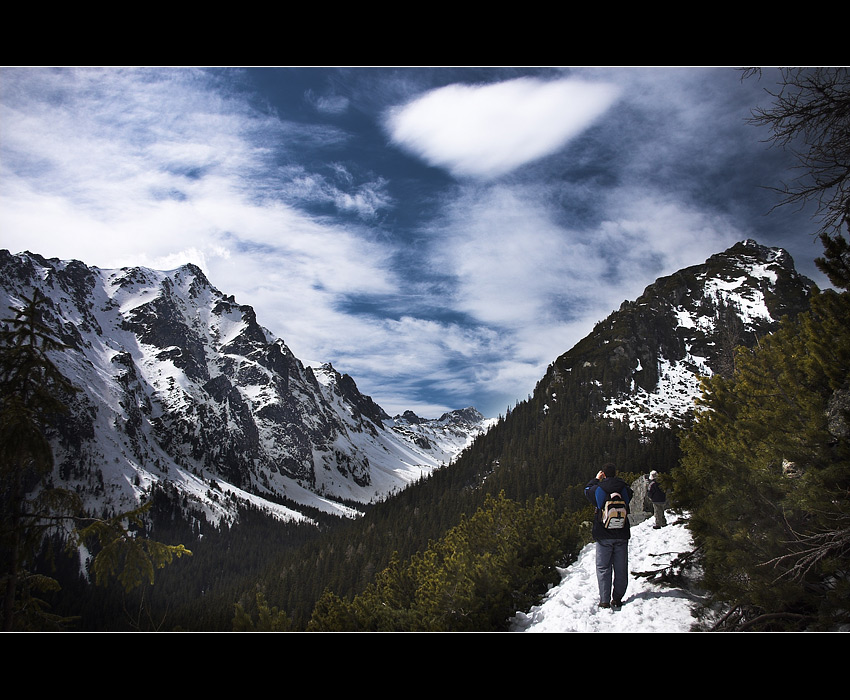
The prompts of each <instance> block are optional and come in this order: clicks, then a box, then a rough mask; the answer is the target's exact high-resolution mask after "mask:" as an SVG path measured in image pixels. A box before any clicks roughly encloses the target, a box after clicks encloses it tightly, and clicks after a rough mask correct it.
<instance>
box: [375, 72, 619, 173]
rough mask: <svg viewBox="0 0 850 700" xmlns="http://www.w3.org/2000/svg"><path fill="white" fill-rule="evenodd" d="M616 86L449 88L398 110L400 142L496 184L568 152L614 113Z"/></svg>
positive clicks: (390, 122)
mask: <svg viewBox="0 0 850 700" xmlns="http://www.w3.org/2000/svg"><path fill="white" fill-rule="evenodd" d="M618 92H619V91H618V89H617V88H616V87H614V86H613V85H611V84H605V83H589V82H584V81H578V80H557V81H542V80H537V79H533V78H517V79H515V80H508V81H504V82H499V83H493V84H490V85H460V84H455V85H447V86H445V87H442V88H438V89H435V90H432V91H430V92H428V93H426V94H424V95H422V96H421V97H419V98H417V99H414V100H413V101H411V102H409V103H407V104H405V105H403V106H401V107H397V108H394V109H392V110H391V111H390V112H389V113H388V115H387V118H386V127H387V129H388V131H389V133H390V136H391V138H392V139H393V141H394V142H395V143H396V144H398V145H399V146H401V147H403V148H405V149H406V150H408V151H410V152H411V153H413V154H415V155H417V156H418V157H420V158H422V159H423V160H425V161H426V162H427V163H429V164H431V165H435V166H439V167H442V168H445V169H447V170H449V171H450V172H451V173H453V174H454V175H456V176H460V177H473V178H483V179H490V178H494V177H498V176H500V175H504V174H505V173H508V172H510V171H512V170H514V169H516V168H517V167H519V166H521V165H524V164H525V163H528V162H530V161H534V160H537V159H539V158H542V157H544V156H547V155H549V154H551V153H554V152H555V151H557V150H558V149H560V148H562V147H563V146H564V144H565V143H567V141H569V140H570V139H571V138H573V137H574V136H576V135H577V134H579V133H581V132H582V131H583V130H584V129H586V128H587V127H588V126H589V125H590V124H591V123H592V122H593V121H594V120H595V119H597V118H598V117H599V116H600V115H601V114H603V113H604V112H605V111H606V110H608V109H609V108H610V107H611V105H612V104H613V103H614V101H615V100H616V98H617V95H618Z"/></svg>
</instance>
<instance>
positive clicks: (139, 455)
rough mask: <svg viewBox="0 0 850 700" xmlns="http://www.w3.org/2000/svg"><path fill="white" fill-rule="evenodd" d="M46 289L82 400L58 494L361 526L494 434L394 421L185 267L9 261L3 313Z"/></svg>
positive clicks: (125, 504)
mask: <svg viewBox="0 0 850 700" xmlns="http://www.w3.org/2000/svg"><path fill="white" fill-rule="evenodd" d="M35 291H38V292H40V293H41V295H42V296H43V297H44V302H43V305H42V311H43V320H44V322H45V323H46V324H47V325H48V326H49V327H50V328H51V329H52V330H53V331H54V333H55V334H56V336H57V337H58V338H59V339H60V340H62V342H64V343H65V344H66V345H68V346H69V348H70V349H69V350H67V351H65V352H62V353H57V354H56V355H55V357H54V358H53V359H54V360H55V362H56V364H57V365H58V366H59V367H60V369H61V371H62V372H63V374H65V375H66V376H67V378H68V379H70V380H71V382H72V383H73V384H74V385H75V386H77V387H78V388H79V389H81V391H80V392H79V393H78V394H77V395H76V396H75V397H74V398H73V401H72V404H71V408H72V410H71V413H70V415H69V416H68V417H67V418H66V419H65V420H64V421H63V422H62V423H61V424H60V425H59V426H58V429H57V431H56V433H55V435H53V444H54V454H55V458H56V474H55V482H57V485H58V484H59V483H61V484H63V485H66V486H68V487H71V488H73V489H75V490H76V491H77V492H78V493H80V494H82V495H83V496H84V497H85V499H86V501H87V503H88V504H89V507H91V508H92V509H96V510H97V511H98V512H99V511H101V510H102V509H104V508H107V509H114V510H116V511H120V510H126V509H128V508H131V507H135V506H136V505H138V503H139V502H140V501H143V500H144V499H145V498H148V497H149V495H150V493H151V489H152V488H153V487H155V486H156V487H159V488H163V489H166V490H167V491H168V492H169V493H171V494H172V495H174V496H175V497H176V498H177V499H179V500H180V501H181V502H182V503H183V505H184V507H186V508H187V509H194V510H196V511H198V512H203V513H205V514H206V515H207V517H209V518H210V519H212V520H214V521H218V520H219V519H220V518H222V517H224V518H225V519H228V520H229V519H232V517H233V514H234V512H235V506H236V504H237V503H240V502H244V503H252V504H254V505H255V506H257V507H260V508H264V509H267V510H268V511H270V512H272V513H274V514H276V515H278V516H279V517H284V518H293V519H303V518H305V517H307V516H305V512H308V513H309V512H311V511H312V509H317V510H319V511H321V512H325V513H330V514H337V515H347V516H351V515H356V514H357V512H358V508H357V505H358V504H366V503H370V502H374V501H376V500H380V499H382V498H384V497H386V496H387V495H388V494H390V493H392V492H394V491H396V490H399V489H402V488H404V487H406V486H407V485H409V484H410V483H412V482H415V481H417V480H418V479H420V478H421V477H422V476H423V475H426V474H428V473H429V472H431V471H432V470H434V469H436V468H438V467H440V466H442V465H444V464H446V463H448V462H449V461H450V460H451V459H452V458H453V457H454V456H455V455H457V453H458V452H459V451H460V450H462V449H463V448H464V447H466V445H468V444H469V442H470V441H471V440H472V439H473V438H474V437H475V436H476V435H478V434H480V433H481V432H484V431H486V429H487V427H488V425H489V421H487V420H485V419H484V417H483V416H481V414H479V413H478V412H477V411H475V410H474V409H464V410H462V411H456V412H452V413H450V414H446V415H445V416H443V417H441V418H440V419H439V420H436V421H422V420H419V419H417V421H415V422H414V421H411V420H409V419H408V418H404V417H398V418H397V419H390V417H389V416H388V415H387V414H386V413H385V412H384V410H383V409H382V408H381V407H380V406H378V405H377V404H376V403H375V402H374V401H372V399H371V398H370V397H368V396H365V395H363V394H361V393H360V391H359V390H358V389H357V386H356V384H355V382H354V380H353V379H352V378H351V377H349V376H348V375H345V374H340V373H339V372H337V371H336V370H335V369H334V368H333V367H332V366H331V365H330V364H323V365H305V364H304V363H302V362H301V361H300V360H299V359H298V358H296V357H295V356H294V355H293V354H292V352H291V351H290V349H289V348H288V347H287V346H286V344H285V343H284V341H283V340H281V339H279V338H275V337H273V335H272V334H271V333H270V332H269V331H268V330H266V329H265V328H263V327H262V326H261V325H259V323H258V322H257V319H256V316H255V313H254V310H253V309H252V308H251V307H250V306H245V305H241V304H239V303H237V302H236V300H235V299H234V298H233V297H232V296H227V295H225V294H223V293H222V292H220V291H219V290H217V289H216V288H215V287H213V286H212V285H211V284H210V282H209V281H208V280H207V279H206V277H205V276H204V274H203V273H202V271H201V270H200V269H199V268H198V267H196V266H194V265H186V266H183V267H180V268H178V269H176V270H171V271H168V272H163V271H155V270H150V269H146V268H139V267H136V268H123V269H120V270H103V269H98V268H95V267H88V266H86V265H85V264H83V263H82V262H79V261H61V260H57V259H49V260H48V259H45V258H43V257H41V256H39V255H35V254H31V253H24V254H19V255H12V254H10V253H9V252H8V251H0V309H2V315H3V317H4V318H5V317H8V316H10V315H11V312H10V311H9V307H14V308H19V307H21V306H22V305H23V304H22V300H23V299H24V298H25V297H32V296H33V294H34V292H35Z"/></svg>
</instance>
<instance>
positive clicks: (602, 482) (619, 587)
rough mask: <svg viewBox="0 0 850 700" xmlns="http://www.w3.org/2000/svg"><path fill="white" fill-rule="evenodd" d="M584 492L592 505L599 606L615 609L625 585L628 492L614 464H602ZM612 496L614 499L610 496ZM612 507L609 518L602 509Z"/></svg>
mask: <svg viewBox="0 0 850 700" xmlns="http://www.w3.org/2000/svg"><path fill="white" fill-rule="evenodd" d="M584 494H585V496H586V497H587V499H588V500H589V501H590V502H591V503H592V504H593V505H594V506H595V508H596V512H595V514H594V518H593V539H594V540H595V541H596V581H597V583H598V585H599V607H600V608H613V609H615V610H619V608H620V606H621V605H622V604H623V597H624V596H625V595H626V587H627V586H628V584H629V535H630V531H629V518H628V506H629V501H630V500H631V498H632V491H631V489H630V488H629V487H628V485H627V484H626V482H625V481H623V480H622V479H621V478H620V477H618V476H617V468H616V466H615V465H614V464H611V463H609V464H606V465H604V466H603V467H602V469H601V470H600V471H599V472H598V473H597V474H596V478H595V479H591V480H590V481H589V482H588V484H587V486H585V487H584ZM612 495H614V496H616V497H617V498H614V497H612ZM615 500H619V509H616V507H615V508H614V509H613V513H612V515H611V517H610V518H606V511H609V510H612V508H611V506H612V505H613V506H616V504H615V503H614V502H613V501H615Z"/></svg>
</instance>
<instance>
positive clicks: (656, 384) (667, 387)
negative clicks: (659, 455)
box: [537, 240, 814, 426]
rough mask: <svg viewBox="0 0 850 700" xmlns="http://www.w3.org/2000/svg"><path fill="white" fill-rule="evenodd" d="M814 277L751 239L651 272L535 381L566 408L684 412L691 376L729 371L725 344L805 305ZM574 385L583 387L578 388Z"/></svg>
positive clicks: (622, 413) (650, 421)
mask: <svg viewBox="0 0 850 700" xmlns="http://www.w3.org/2000/svg"><path fill="white" fill-rule="evenodd" d="M813 288H814V283H813V282H812V281H811V280H809V279H807V278H806V277H804V276H802V275H800V274H798V273H797V271H796V269H795V267H794V262H793V259H792V258H791V256H790V255H789V254H788V253H787V252H786V251H784V250H782V249H780V248H768V247H766V246H762V245H760V244H758V243H757V242H756V241H753V240H746V241H742V242H739V243H737V244H735V245H734V246H732V247H730V248H729V249H728V250H726V251H723V252H721V253H718V254H716V255H713V256H711V257H710V258H708V259H707V260H706V261H705V262H704V263H702V264H700V265H694V266H692V267H688V268H685V269H682V270H679V271H677V272H676V273H674V274H672V275H668V276H665V277H661V278H659V279H657V280H656V281H655V282H653V283H652V284H650V285H648V286H647V287H646V289H645V290H644V292H643V293H642V294H641V296H639V297H638V298H637V299H635V300H634V301H625V302H623V303H622V305H621V306H620V308H619V310H617V311H616V312H614V313H612V314H611V315H610V316H609V317H608V318H606V319H605V320H603V321H600V322H599V323H598V324H597V325H596V326H595V327H594V329H593V332H592V333H590V334H589V335H588V336H586V337H585V338H584V339H582V340H581V341H580V342H579V343H577V344H576V346H575V347H573V348H572V349H571V350H569V351H568V352H567V353H565V354H564V355H562V356H561V357H559V358H558V359H557V360H556V361H555V363H553V365H552V366H551V367H550V368H549V371H548V372H547V375H546V377H544V379H543V381H542V382H541V383H540V384H539V385H538V389H537V391H538V392H545V395H546V396H547V397H548V398H549V400H557V399H558V397H559V396H563V395H564V394H565V392H567V393H569V392H574V391H575V392H578V394H580V395H583V398H582V399H581V400H580V401H579V403H578V404H577V406H576V410H580V411H586V412H588V413H592V414H602V415H609V416H612V417H621V418H623V417H627V418H628V419H629V420H631V421H633V422H639V423H644V424H647V425H650V426H653V425H658V424H666V423H669V422H670V421H673V422H675V421H676V420H677V419H680V418H682V417H683V416H685V415H686V414H687V413H688V412H689V411H691V410H693V400H694V398H695V397H696V396H698V395H699V376H701V375H702V376H706V375H711V374H714V373H726V372H728V371H730V369H731V363H732V361H733V354H734V348H735V347H736V346H738V345H751V344H753V343H754V342H756V340H757V339H758V338H759V337H761V336H763V335H766V334H768V333H770V332H772V331H773V330H774V329H775V328H776V327H777V324H778V323H779V320H780V319H781V318H782V317H783V316H785V315H788V314H792V315H793V314H796V313H799V312H801V311H804V310H806V309H807V308H808V305H809V298H810V295H811V292H812V289H813ZM581 387H584V388H583V389H582V388H581Z"/></svg>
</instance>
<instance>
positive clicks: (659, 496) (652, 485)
mask: <svg viewBox="0 0 850 700" xmlns="http://www.w3.org/2000/svg"><path fill="white" fill-rule="evenodd" d="M657 479H658V472H657V471H655V470H654V469H653V470H652V471H651V472H649V488H648V489H647V495H648V496H649V500H650V501H652V509H653V510H654V511H655V525H653V526H652V529H653V530H660V529H661V528H662V527H666V525H667V518H666V517H665V516H664V510H665V509H666V508H667V494H666V493H664V491H663V490H662V489H661V487H660V486H659V485H658V481H657Z"/></svg>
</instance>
